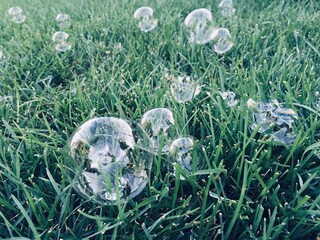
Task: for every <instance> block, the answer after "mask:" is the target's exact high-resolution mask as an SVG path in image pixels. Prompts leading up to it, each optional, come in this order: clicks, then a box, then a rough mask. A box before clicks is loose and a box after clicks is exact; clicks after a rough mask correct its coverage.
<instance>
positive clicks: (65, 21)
mask: <svg viewBox="0 0 320 240" xmlns="http://www.w3.org/2000/svg"><path fill="white" fill-rule="evenodd" d="M56 21H57V22H58V24H59V26H60V28H67V27H69V26H70V16H69V15H68V14H64V13H59V14H58V15H57V17H56Z"/></svg>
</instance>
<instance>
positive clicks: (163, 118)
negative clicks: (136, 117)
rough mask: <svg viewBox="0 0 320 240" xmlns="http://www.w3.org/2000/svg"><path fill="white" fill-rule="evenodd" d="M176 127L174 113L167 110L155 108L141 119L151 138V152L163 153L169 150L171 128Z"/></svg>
mask: <svg viewBox="0 0 320 240" xmlns="http://www.w3.org/2000/svg"><path fill="white" fill-rule="evenodd" d="M172 125H174V119H173V115H172V112H171V111H170V110H169V109H167V108H155V109H152V110H150V111H148V112H146V113H145V114H144V115H143V116H142V119H141V126H142V128H143V129H144V130H145V131H146V132H147V134H148V136H149V137H150V141H151V145H150V150H151V151H153V152H155V153H157V152H158V151H159V148H161V147H162V148H161V152H162V153H166V152H168V150H169V147H168V145H167V142H168V135H169V132H170V128H171V126H172Z"/></svg>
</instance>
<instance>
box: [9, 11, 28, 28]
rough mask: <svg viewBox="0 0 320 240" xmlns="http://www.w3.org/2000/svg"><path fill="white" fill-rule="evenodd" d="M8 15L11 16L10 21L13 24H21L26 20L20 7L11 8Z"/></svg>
mask: <svg viewBox="0 0 320 240" xmlns="http://www.w3.org/2000/svg"><path fill="white" fill-rule="evenodd" d="M8 14H9V15H10V16H11V18H12V21H14V22H15V23H19V24H20V23H23V22H24V21H25V20H26V16H25V15H23V14H22V9H21V8H20V7H12V8H10V9H9V10H8Z"/></svg>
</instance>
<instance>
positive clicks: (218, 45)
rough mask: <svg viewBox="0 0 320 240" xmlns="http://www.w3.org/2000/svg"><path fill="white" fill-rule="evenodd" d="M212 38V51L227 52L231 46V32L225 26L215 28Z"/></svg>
mask: <svg viewBox="0 0 320 240" xmlns="http://www.w3.org/2000/svg"><path fill="white" fill-rule="evenodd" d="M212 39H213V40H214V41H215V44H214V51H215V52H216V53H218V54H224V53H226V52H228V51H229V50H230V49H231V48H232V46H233V42H232V41H231V34H230V32H229V30H228V29H226V28H217V29H215V30H214V32H213V33H212Z"/></svg>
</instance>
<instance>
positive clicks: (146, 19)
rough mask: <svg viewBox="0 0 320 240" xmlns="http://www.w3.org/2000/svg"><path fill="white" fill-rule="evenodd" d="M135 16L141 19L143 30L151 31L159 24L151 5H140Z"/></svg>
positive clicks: (140, 25)
mask: <svg viewBox="0 0 320 240" xmlns="http://www.w3.org/2000/svg"><path fill="white" fill-rule="evenodd" d="M133 16H134V18H135V19H138V20H139V25H138V26H139V28H140V29H141V31H143V32H150V31H152V30H153V29H154V28H155V27H156V26H157V25H158V20H157V19H155V18H153V9H152V8H151V7H140V8H138V9H137V10H136V11H135V13H134V15H133Z"/></svg>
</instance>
